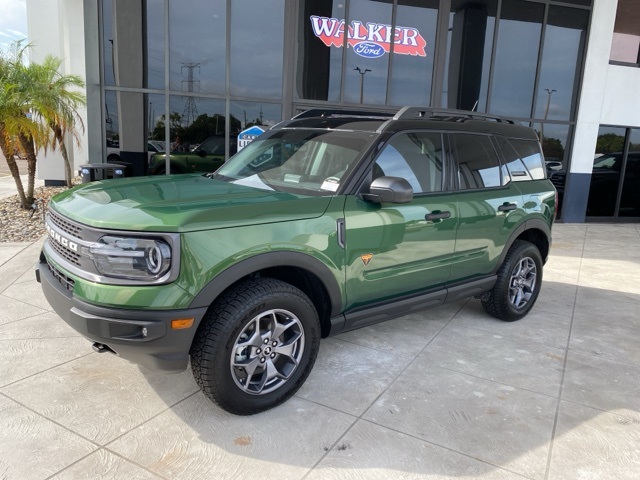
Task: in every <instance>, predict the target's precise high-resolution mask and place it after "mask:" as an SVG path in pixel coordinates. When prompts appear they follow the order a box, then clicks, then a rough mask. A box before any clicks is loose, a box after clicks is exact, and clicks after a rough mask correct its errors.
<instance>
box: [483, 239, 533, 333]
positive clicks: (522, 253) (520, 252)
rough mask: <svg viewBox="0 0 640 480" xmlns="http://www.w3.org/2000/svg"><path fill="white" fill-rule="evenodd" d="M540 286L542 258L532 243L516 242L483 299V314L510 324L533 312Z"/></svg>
mask: <svg viewBox="0 0 640 480" xmlns="http://www.w3.org/2000/svg"><path fill="white" fill-rule="evenodd" d="M541 285H542V256H541V255H540V251H539V250H538V248H537V247H536V246H535V245H533V244H532V243H529V242H526V241H523V240H516V241H515V242H514V243H513V245H512V246H511V249H510V250H509V252H508V253H507V256H506V258H505V260H504V263H503V264H502V266H501V267H500V270H498V280H497V281H496V284H495V285H494V287H493V290H491V291H490V292H489V293H488V294H487V295H485V297H484V298H483V299H482V307H483V308H484V309H485V311H486V312H487V313H488V314H489V315H491V316H493V317H496V318H499V319H500V320H504V321H507V322H513V321H514V320H519V319H521V318H522V317H524V316H525V315H526V314H527V313H529V310H531V308H533V305H534V304H535V302H536V300H537V298H538V294H539V293H540V286H541Z"/></svg>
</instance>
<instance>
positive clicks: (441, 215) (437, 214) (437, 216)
mask: <svg viewBox="0 0 640 480" xmlns="http://www.w3.org/2000/svg"><path fill="white" fill-rule="evenodd" d="M450 217H451V212H448V211H444V212H441V211H440V210H435V211H434V212H433V213H427V214H426V215H425V216H424V219H425V220H426V221H431V220H444V219H445V218H450Z"/></svg>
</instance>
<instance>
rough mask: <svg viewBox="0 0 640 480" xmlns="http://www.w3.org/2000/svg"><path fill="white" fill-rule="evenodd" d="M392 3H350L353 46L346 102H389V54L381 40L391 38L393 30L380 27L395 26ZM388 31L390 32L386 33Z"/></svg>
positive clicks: (364, 0)
mask: <svg viewBox="0 0 640 480" xmlns="http://www.w3.org/2000/svg"><path fill="white" fill-rule="evenodd" d="M392 6H393V5H392V3H391V2H388V3H387V2H379V1H375V0H351V1H350V2H349V21H348V23H349V30H350V32H351V33H350V35H349V36H350V37H351V38H350V39H349V41H350V45H351V44H353V45H352V46H351V47H350V48H348V49H347V51H346V55H347V60H346V64H345V75H344V98H343V100H344V101H345V102H349V103H366V104H374V105H375V104H378V105H384V104H385V102H386V98H387V77H388V72H389V53H387V52H385V51H384V50H383V47H381V46H379V45H378V43H379V40H380V39H382V40H386V39H387V38H390V33H391V32H390V29H389V28H380V26H381V25H387V26H388V25H391V12H392ZM387 30H389V33H388V34H386V35H385V32H386V31H387ZM396 33H397V31H396ZM374 40H375V42H374ZM376 42H378V43H376Z"/></svg>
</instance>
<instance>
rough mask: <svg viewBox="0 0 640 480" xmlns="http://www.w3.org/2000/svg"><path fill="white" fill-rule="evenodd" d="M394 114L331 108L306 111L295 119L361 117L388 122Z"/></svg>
mask: <svg viewBox="0 0 640 480" xmlns="http://www.w3.org/2000/svg"><path fill="white" fill-rule="evenodd" d="M393 115H394V114H393V113H389V112H367V111H364V110H337V109H329V108H312V109H311V110H305V111H304V112H302V113H299V114H298V115H296V116H295V117H293V118H292V120H294V119H296V120H297V119H300V118H311V117H326V118H329V117H333V118H340V117H361V118H374V119H384V120H388V119H390V118H392V117H393Z"/></svg>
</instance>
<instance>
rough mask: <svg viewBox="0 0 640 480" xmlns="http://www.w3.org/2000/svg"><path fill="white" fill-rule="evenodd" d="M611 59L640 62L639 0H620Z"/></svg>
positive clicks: (633, 62)
mask: <svg viewBox="0 0 640 480" xmlns="http://www.w3.org/2000/svg"><path fill="white" fill-rule="evenodd" d="M609 59H610V60H613V61H614V62H623V63H632V64H638V63H640V10H638V0H618V7H617V10H616V23H615V26H614V27H613V41H612V43H611V55H610V56H609Z"/></svg>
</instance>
